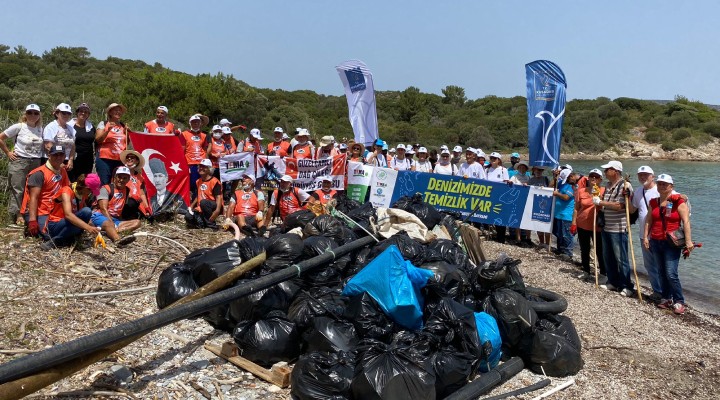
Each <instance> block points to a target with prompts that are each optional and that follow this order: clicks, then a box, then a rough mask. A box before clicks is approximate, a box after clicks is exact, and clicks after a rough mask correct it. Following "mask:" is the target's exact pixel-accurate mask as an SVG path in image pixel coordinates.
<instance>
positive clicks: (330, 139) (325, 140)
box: [319, 136, 335, 146]
mask: <svg viewBox="0 0 720 400" xmlns="http://www.w3.org/2000/svg"><path fill="white" fill-rule="evenodd" d="M334 141H335V137H334V136H323V137H322V138H321V139H320V143H319V144H320V146H327V145H329V144H331V143H333V142H334Z"/></svg>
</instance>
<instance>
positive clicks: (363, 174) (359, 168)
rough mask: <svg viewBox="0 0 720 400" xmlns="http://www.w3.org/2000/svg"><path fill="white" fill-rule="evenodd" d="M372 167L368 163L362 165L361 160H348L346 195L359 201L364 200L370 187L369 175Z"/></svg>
mask: <svg viewBox="0 0 720 400" xmlns="http://www.w3.org/2000/svg"><path fill="white" fill-rule="evenodd" d="M373 168H374V167H372V166H370V165H364V164H363V163H361V162H357V161H350V162H348V170H347V175H348V182H347V183H348V185H347V186H348V187H347V197H348V198H351V199H353V200H355V201H359V202H361V203H364V202H365V196H366V195H367V191H368V188H370V181H371V178H372V177H371V175H372V172H373Z"/></svg>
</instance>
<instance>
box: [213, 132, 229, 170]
mask: <svg viewBox="0 0 720 400" xmlns="http://www.w3.org/2000/svg"><path fill="white" fill-rule="evenodd" d="M226 154H227V150H226V149H225V141H224V140H222V139H220V140H218V139H214V138H213V139H212V140H211V141H210V161H212V164H213V168H218V167H219V164H218V160H219V159H220V157H222V156H224V155H226Z"/></svg>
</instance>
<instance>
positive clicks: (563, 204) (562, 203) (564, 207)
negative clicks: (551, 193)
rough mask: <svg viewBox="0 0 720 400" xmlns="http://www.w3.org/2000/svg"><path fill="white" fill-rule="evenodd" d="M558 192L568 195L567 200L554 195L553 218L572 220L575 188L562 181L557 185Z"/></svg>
mask: <svg viewBox="0 0 720 400" xmlns="http://www.w3.org/2000/svg"><path fill="white" fill-rule="evenodd" d="M557 190H558V192H560V193H562V194H566V195H568V196H570V199H569V200H563V199H561V198H559V197H555V218H557V219H559V220H563V221H572V215H573V209H574V208H575V190H574V189H573V185H571V184H569V183H563V184H561V185H560V186H558V189H557Z"/></svg>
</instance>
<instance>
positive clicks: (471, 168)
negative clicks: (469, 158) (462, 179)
mask: <svg viewBox="0 0 720 400" xmlns="http://www.w3.org/2000/svg"><path fill="white" fill-rule="evenodd" d="M458 175H460V176H467V177H468V178H475V179H487V176H486V175H485V168H483V166H482V165H480V163H477V162H474V163H472V164H468V163H466V162H464V163H463V164H462V165H461V166H460V173H458Z"/></svg>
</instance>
